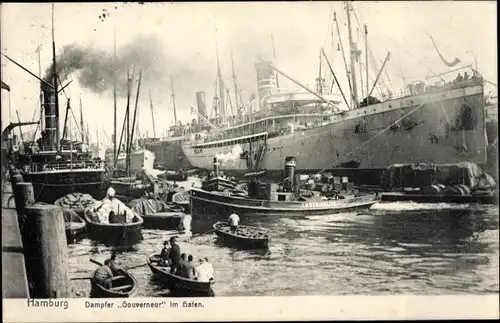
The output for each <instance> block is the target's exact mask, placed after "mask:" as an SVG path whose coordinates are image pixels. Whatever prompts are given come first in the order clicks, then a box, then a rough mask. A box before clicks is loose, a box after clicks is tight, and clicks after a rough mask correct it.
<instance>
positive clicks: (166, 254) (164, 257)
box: [160, 247, 170, 260]
mask: <svg viewBox="0 0 500 323" xmlns="http://www.w3.org/2000/svg"><path fill="white" fill-rule="evenodd" d="M160 258H161V259H162V260H168V259H170V248H167V247H164V248H163V249H162V250H161V254H160Z"/></svg>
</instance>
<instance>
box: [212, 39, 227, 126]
mask: <svg viewBox="0 0 500 323" xmlns="http://www.w3.org/2000/svg"><path fill="white" fill-rule="evenodd" d="M215 32H216V33H217V29H215ZM215 51H216V55H217V79H218V83H219V111H220V117H221V123H225V121H226V107H225V102H224V81H223V80H222V72H221V70H220V60H219V45H218V43H217V39H216V40H215Z"/></svg>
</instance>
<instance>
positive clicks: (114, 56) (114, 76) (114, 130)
mask: <svg viewBox="0 0 500 323" xmlns="http://www.w3.org/2000/svg"><path fill="white" fill-rule="evenodd" d="M116 118H117V110H116V27H115V25H114V26H113V157H114V160H113V163H114V164H115V165H116V159H117V158H118V155H117V151H116V122H117V121H116Z"/></svg>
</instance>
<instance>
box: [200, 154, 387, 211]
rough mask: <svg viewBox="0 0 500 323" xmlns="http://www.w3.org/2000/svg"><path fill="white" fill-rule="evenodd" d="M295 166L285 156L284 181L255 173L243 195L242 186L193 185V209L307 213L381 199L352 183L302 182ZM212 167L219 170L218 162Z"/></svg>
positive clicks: (216, 170)
mask: <svg viewBox="0 0 500 323" xmlns="http://www.w3.org/2000/svg"><path fill="white" fill-rule="evenodd" d="M215 161H216V160H215ZM295 167H296V161H295V157H286V159H285V175H286V177H285V179H284V181H283V183H280V184H274V183H272V184H269V183H260V182H259V181H258V180H257V178H256V177H253V178H252V179H251V180H250V182H249V183H248V190H247V191H248V193H247V195H246V196H242V194H241V192H240V190H239V189H238V190H236V192H234V194H233V190H232V189H226V190H224V191H222V192H220V191H217V190H213V191H207V190H204V189H197V188H191V190H190V194H191V196H190V198H191V209H192V211H191V212H192V214H194V215H200V216H201V215H205V214H220V215H221V217H222V218H224V217H226V216H227V215H228V214H230V213H231V212H232V211H235V212H238V214H240V215H245V214H247V215H271V214H273V215H286V216H292V215H299V216H307V215H324V214H332V213H336V212H342V211H346V210H350V209H357V208H366V207H369V206H371V205H372V204H375V203H376V202H377V201H378V197H377V194H376V193H368V194H359V192H357V191H355V190H353V189H352V185H351V187H348V186H347V185H344V186H345V187H341V188H335V185H334V184H333V183H328V182H327V183H317V182H314V180H313V179H311V180H310V181H309V182H308V183H300V182H301V180H300V176H295ZM213 171H214V173H217V172H218V163H216V162H215V163H214V170H213ZM346 184H347V183H346ZM204 187H207V186H206V185H204Z"/></svg>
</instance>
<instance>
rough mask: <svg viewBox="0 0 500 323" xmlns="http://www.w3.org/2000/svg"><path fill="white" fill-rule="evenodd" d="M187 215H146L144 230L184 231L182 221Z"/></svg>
mask: <svg viewBox="0 0 500 323" xmlns="http://www.w3.org/2000/svg"><path fill="white" fill-rule="evenodd" d="M185 216H186V215H185V214H184V213H182V212H156V213H152V214H144V215H142V218H143V220H144V228H148V229H160V230H168V229H175V230H182V221H183V219H184V217H185Z"/></svg>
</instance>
